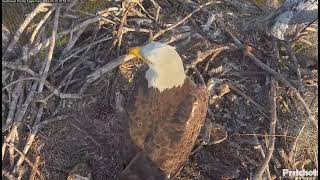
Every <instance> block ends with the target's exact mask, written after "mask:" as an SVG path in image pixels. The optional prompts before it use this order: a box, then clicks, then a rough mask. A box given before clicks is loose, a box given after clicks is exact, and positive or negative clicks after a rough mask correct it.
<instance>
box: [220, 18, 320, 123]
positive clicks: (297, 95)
mask: <svg viewBox="0 0 320 180" xmlns="http://www.w3.org/2000/svg"><path fill="white" fill-rule="evenodd" d="M219 22H220V23H221V26H222V27H223V28H224V30H225V31H226V32H227V33H228V34H229V35H230V36H231V37H232V39H233V41H234V42H235V43H236V45H237V46H239V48H243V49H244V50H245V49H246V46H244V45H243V44H242V43H241V42H240V41H239V39H238V38H237V37H235V36H234V35H233V34H232V33H231V32H230V31H229V30H228V29H227V28H226V26H225V25H224V23H223V22H222V21H221V20H219ZM246 56H248V57H249V58H250V59H251V60H253V63H254V64H255V65H257V66H258V67H260V68H261V69H262V70H264V71H266V72H268V73H269V74H271V75H272V76H273V77H274V78H275V79H276V80H278V81H280V82H281V83H283V84H284V85H285V86H286V87H289V88H290V89H291V90H292V91H293V93H294V95H295V96H296V98H297V99H298V100H299V101H300V102H301V103H302V105H303V107H304V109H305V111H306V113H307V115H308V119H309V121H311V123H313V125H314V126H315V127H316V128H317V129H318V123H317V121H316V120H315V119H314V117H313V115H312V112H311V111H310V109H309V107H308V105H307V104H306V102H305V101H304V99H303V98H302V97H301V95H300V93H299V91H298V90H297V89H296V88H295V87H294V86H292V85H291V83H290V82H289V81H288V80H286V79H285V78H284V77H283V76H282V75H281V74H280V73H278V72H276V71H275V70H273V69H271V68H270V67H268V66H267V65H266V64H264V63H263V62H261V61H260V60H259V59H258V58H256V57H255V56H254V55H253V54H252V53H251V52H250V51H246Z"/></svg>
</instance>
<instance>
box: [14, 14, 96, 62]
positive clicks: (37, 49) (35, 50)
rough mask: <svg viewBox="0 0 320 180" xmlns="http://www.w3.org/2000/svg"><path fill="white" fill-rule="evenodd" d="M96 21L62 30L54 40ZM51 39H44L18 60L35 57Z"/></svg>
mask: <svg viewBox="0 0 320 180" xmlns="http://www.w3.org/2000/svg"><path fill="white" fill-rule="evenodd" d="M98 20H99V17H96V18H92V19H88V20H86V21H83V22H81V23H79V24H77V25H76V26H74V27H73V28H70V29H67V30H64V31H62V32H60V33H58V34H57V36H56V39H55V40H57V39H60V38H61V37H63V36H65V35H68V34H69V33H70V32H71V31H77V30H79V29H81V27H83V26H86V25H89V24H92V23H95V22H97V21H98ZM51 38H52V36H51V37H50V38H48V39H46V40H45V41H43V42H42V43H39V44H37V45H36V46H35V47H34V48H32V49H31V50H30V51H29V53H28V54H27V55H26V56H27V57H24V56H23V57H21V58H19V59H23V58H30V57H32V56H35V55H37V54H38V53H39V52H40V50H41V49H42V48H46V47H47V46H49V44H50V42H51Z"/></svg>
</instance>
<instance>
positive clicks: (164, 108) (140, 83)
mask: <svg viewBox="0 0 320 180" xmlns="http://www.w3.org/2000/svg"><path fill="white" fill-rule="evenodd" d="M144 73H145V71H141V72H140V75H139V74H137V75H136V76H135V77H137V78H136V79H135V80H134V86H133V91H132V92H133V93H132V94H131V95H130V96H129V99H128V102H127V107H126V108H127V112H128V119H129V133H130V136H131V139H132V141H133V143H135V144H136V145H137V146H138V147H139V149H141V152H140V153H139V154H138V155H137V156H136V157H135V158H134V159H133V160H132V162H131V163H130V164H129V166H128V167H127V168H126V169H125V170H124V172H123V173H122V175H121V178H122V179H164V178H165V177H173V176H175V175H176V173H177V172H179V171H180V169H181V168H182V166H183V164H184V163H185V162H186V160H187V159H188V156H189V155H190V152H191V150H192V148H193V146H194V143H195V141H196V138H197V136H198V134H199V131H200V128H201V126H202V125H203V122H204V119H205V115H206V112H207V102H208V93H207V90H206V88H205V87H198V86H197V85H196V84H194V83H193V82H192V81H191V80H190V79H189V78H186V79H185V82H184V84H183V85H182V86H180V87H174V88H170V89H166V90H164V91H162V92H160V91H159V90H158V89H156V88H148V82H147V80H146V79H145V78H144V75H143V74H144ZM148 164H152V165H148ZM151 166H152V167H158V168H159V169H160V170H159V171H156V170H150V167H151ZM148 167H149V170H148ZM147 171H152V172H147ZM159 173H160V174H162V176H161V175H159Z"/></svg>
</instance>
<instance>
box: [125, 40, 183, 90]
mask: <svg viewBox="0 0 320 180" xmlns="http://www.w3.org/2000/svg"><path fill="white" fill-rule="evenodd" d="M129 54H132V55H134V56H136V57H137V58H139V59H141V60H143V61H144V62H145V63H147V64H148V66H149V69H148V71H147V72H146V79H147V80H148V87H154V88H157V89H158V90H159V91H160V92H161V91H163V90H165V89H170V88H172V87H178V86H181V85H182V84H183V83H184V80H185V78H186V75H185V73H184V69H183V63H182V60H181V57H180V56H179V54H178V53H177V51H176V50H175V48H174V47H172V46H170V45H167V44H163V43H159V42H150V43H148V44H146V45H144V46H142V47H135V48H130V50H129Z"/></svg>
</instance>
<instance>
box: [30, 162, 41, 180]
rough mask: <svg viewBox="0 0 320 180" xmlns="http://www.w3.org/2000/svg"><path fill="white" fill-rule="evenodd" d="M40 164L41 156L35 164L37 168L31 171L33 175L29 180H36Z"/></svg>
mask: <svg viewBox="0 0 320 180" xmlns="http://www.w3.org/2000/svg"><path fill="white" fill-rule="evenodd" d="M39 162H40V156H37V157H36V160H35V162H34V167H35V168H32V171H31V175H30V177H29V180H35V177H36V173H37V172H36V171H37V169H38V166H39Z"/></svg>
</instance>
